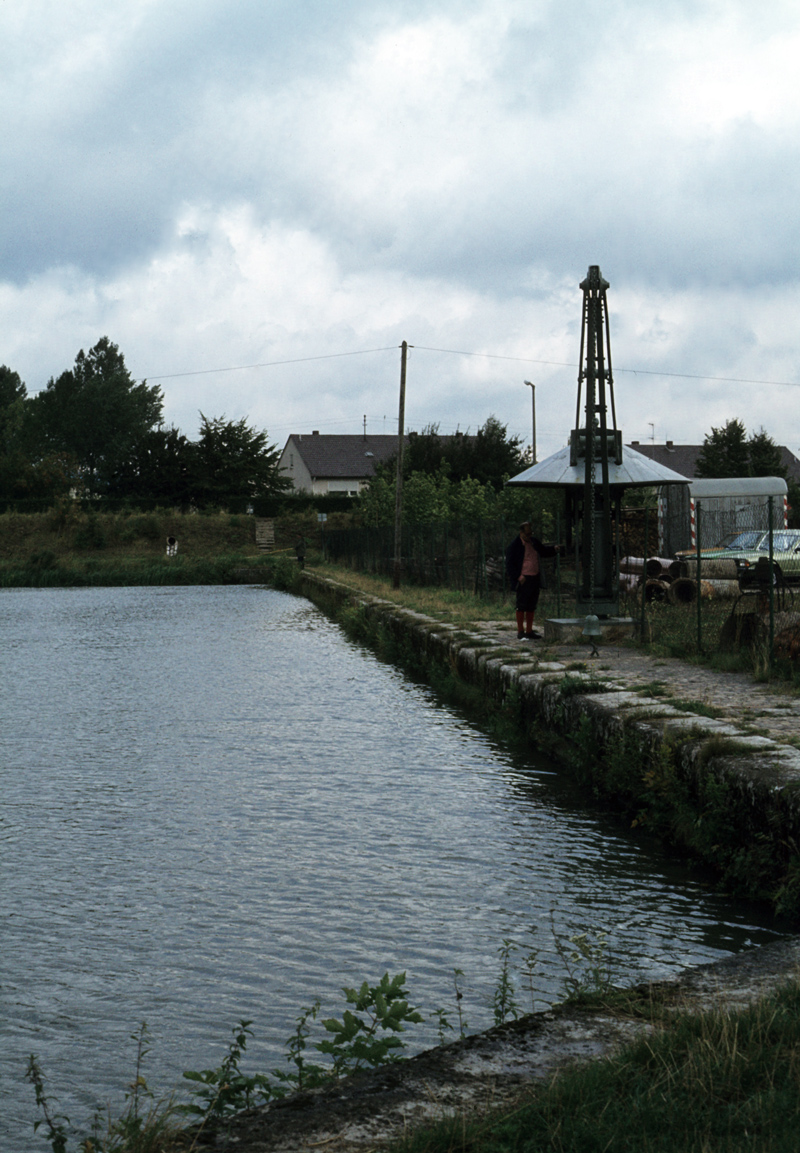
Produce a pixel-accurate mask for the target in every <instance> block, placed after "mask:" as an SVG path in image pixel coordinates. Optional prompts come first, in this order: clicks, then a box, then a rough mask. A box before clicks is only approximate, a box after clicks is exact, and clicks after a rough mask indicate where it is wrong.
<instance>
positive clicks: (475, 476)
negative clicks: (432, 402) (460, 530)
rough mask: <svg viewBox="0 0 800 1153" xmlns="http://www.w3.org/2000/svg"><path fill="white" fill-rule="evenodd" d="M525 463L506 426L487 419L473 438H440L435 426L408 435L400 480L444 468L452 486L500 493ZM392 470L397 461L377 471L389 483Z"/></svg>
mask: <svg viewBox="0 0 800 1153" xmlns="http://www.w3.org/2000/svg"><path fill="white" fill-rule="evenodd" d="M528 463H529V462H528V461H527V460H526V456H525V451H524V449H523V447H522V440H521V438H520V437H509V435H508V431H507V426H506V425H504V424H501V423H500V421H499V420H498V419H497V417H496V416H490V417H489V418H488V419H487V421H486V423H485V424H484V425H483V427H482V428H479V429H478V431H477V432H476V433H473V434H470V433H468V432H455V433H454V434H453V435H451V436H441V435H440V434H439V425H438V424H429V425H427V426H426V427H425V428H423V430H422V432H410V433H409V434H408V442H407V445H406V447H405V449H404V452H403V476H404V477H410V476H411V475H412V474H413V473H415V472H420V473H438V472H440V471H441V469H442V466H443V465H444V467H445V471H446V472H447V475H448V476H449V477H450V479H451V480H452V481H454V482H455V483H459V482H460V481H462V480H466V479H467V478H471V479H472V480H477V481H480V483H481V484H490V485H491V486H492V488H493V489H494V490H495V491H496V492H499V491H500V489H501V488H502V487H503V483H504V480H505V478H506V477H508V476H514V475H515V473H518V472H521V471H522V469H523V468H525V467H526V464H528ZM395 469H396V458H392V459H391V460H389V461H386V463H385V464H384V465H383V466H382V468H381V469H379V470H378V471H380V472H382V474H383V475H384V476H385V477H386V478H387V479H389V478H391V477H392V476H394V472H395Z"/></svg>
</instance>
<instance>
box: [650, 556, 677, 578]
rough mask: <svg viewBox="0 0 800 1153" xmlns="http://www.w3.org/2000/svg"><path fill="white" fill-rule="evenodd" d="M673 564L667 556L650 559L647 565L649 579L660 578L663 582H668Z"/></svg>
mask: <svg viewBox="0 0 800 1153" xmlns="http://www.w3.org/2000/svg"><path fill="white" fill-rule="evenodd" d="M671 564H672V561H671V560H670V558H669V557H666V556H651V557H648V559H647V565H646V571H647V575H648V576H649V577H660V578H661V580H666V579H667V574H668V572H669V566H670V565H671Z"/></svg>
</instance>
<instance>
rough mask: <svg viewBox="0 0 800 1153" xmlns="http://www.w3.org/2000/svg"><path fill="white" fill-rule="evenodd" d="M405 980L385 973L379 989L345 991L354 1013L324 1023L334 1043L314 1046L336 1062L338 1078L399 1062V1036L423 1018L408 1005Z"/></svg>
mask: <svg viewBox="0 0 800 1153" xmlns="http://www.w3.org/2000/svg"><path fill="white" fill-rule="evenodd" d="M405 980H406V975H405V973H396V974H395V976H394V977H391V978H390V977H389V974H388V973H384V975H383V976H382V977H381V979H380V982H379V983H378V984H377V985H368V984H367V982H366V981H364V983H363V984H362V986H361V988H360V989H347V988H345V989H343V990H342V992H343V993H344V995H345V997H346V998H347V1003H348V1005H352V1006H353V1007H354V1009H355V1012H352V1011H351V1010H350V1009H345V1011H344V1013H343V1014H342V1018H341V1020H339V1019H338V1018H336V1017H329V1018H328V1019H327V1020H325V1021H323V1022H322V1024H323V1025H324V1026H325V1028H326V1030H327V1031H328V1032H329V1033H331V1034H332V1037H333V1039H332V1040H328V1039H326V1040H323V1041H318V1042H317V1043H316V1045H315V1048H316V1049H318V1050H319V1051H320V1052H321V1053H326V1054H327V1055H328V1056H329V1057H331V1058H332V1059H333V1069H332V1072H333V1075H334V1076H335V1077H340V1076H342V1075H343V1074H345V1073H353V1072H355V1071H356V1070H358V1069H362V1068H364V1066H367V1065H368V1066H372V1067H374V1066H375V1065H381V1064H383V1063H384V1062H385V1061H392V1060H396V1059H397V1054H396V1050H397V1049H402V1048H403V1042H402V1041H401V1040H400V1038H399V1037H398V1036H397V1034H398V1033H402V1032H404V1031H405V1026H406V1025H408V1024H418V1023H420V1022H421V1021H422V1020H423V1017H422V1014H421V1013H419V1012H418V1011H417V1010H416V1009H414V1008H412V1007H411V1006H410V1005H409V1003H408V1000H407V998H406V989H405ZM359 1014H363V1016H359Z"/></svg>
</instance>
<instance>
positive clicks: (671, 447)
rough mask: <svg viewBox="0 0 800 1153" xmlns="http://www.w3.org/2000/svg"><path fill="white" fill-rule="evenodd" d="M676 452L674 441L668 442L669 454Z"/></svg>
mask: <svg viewBox="0 0 800 1153" xmlns="http://www.w3.org/2000/svg"><path fill="white" fill-rule="evenodd" d="M674 451H675V450H674V448H673V445H672V441H671V440H668V441H667V452H674Z"/></svg>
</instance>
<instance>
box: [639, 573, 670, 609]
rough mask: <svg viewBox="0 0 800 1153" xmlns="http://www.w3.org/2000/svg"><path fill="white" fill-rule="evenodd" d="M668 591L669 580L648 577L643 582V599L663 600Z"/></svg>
mask: <svg viewBox="0 0 800 1153" xmlns="http://www.w3.org/2000/svg"><path fill="white" fill-rule="evenodd" d="M668 591H669V581H662V580H655V579H654V578H653V577H650V579H649V580H646V581H645V582H644V599H645V600H646V601H647V602H648V603H649V602H650V601H663V600H665V599H666V596H667V592H668Z"/></svg>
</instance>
